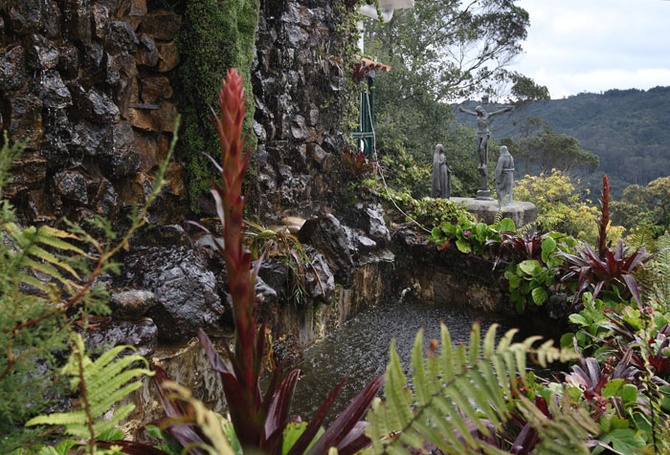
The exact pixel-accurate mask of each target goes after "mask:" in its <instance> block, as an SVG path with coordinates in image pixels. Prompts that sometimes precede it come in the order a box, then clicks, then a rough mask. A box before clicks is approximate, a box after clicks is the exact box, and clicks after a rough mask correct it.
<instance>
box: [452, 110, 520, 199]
mask: <svg viewBox="0 0 670 455" xmlns="http://www.w3.org/2000/svg"><path fill="white" fill-rule="evenodd" d="M512 109H513V108H512V107H511V106H508V107H505V108H503V109H500V110H497V111H493V112H486V110H485V109H484V108H483V107H482V106H481V105H480V106H477V107H476V108H475V110H474V111H470V110H467V109H464V108H462V107H459V108H458V110H459V111H461V112H464V113H466V114H470V115H474V116H475V117H477V158H479V167H478V169H479V175H481V176H482V189H481V190H480V191H478V192H477V196H478V197H479V196H480V194H483V195H488V196H489V198H490V192H489V190H488V163H489V137H490V136H491V131H490V130H489V125H490V124H491V121H492V120H493V117H495V116H496V115H499V114H502V113H503V112H507V111H511V110H512Z"/></svg>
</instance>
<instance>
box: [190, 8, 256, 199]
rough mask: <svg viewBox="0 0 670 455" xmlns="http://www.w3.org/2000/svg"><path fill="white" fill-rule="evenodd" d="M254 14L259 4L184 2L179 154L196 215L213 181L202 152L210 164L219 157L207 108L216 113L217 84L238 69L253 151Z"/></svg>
mask: <svg viewBox="0 0 670 455" xmlns="http://www.w3.org/2000/svg"><path fill="white" fill-rule="evenodd" d="M259 9H260V0H188V2H187V3H186V9H185V15H184V26H183V29H182V32H181V35H180V37H179V45H180V53H181V58H182V64H181V65H180V69H179V80H180V86H181V87H182V90H183V93H181V97H182V111H183V125H184V131H183V132H182V136H181V138H182V140H181V144H180V153H181V155H182V157H183V160H184V162H185V163H186V167H187V170H188V177H189V178H188V188H189V199H190V204H191V209H192V210H193V211H195V212H200V211H201V202H200V200H201V199H202V196H203V195H206V194H208V193H209V188H210V187H211V185H210V183H209V180H210V179H212V178H217V175H216V171H215V169H214V168H213V166H212V164H211V163H210V162H209V161H208V160H207V158H206V157H205V156H203V153H206V154H209V155H211V156H212V157H214V158H215V159H217V157H218V155H219V153H220V152H219V150H220V149H219V141H218V136H217V135H216V133H215V131H214V128H213V127H212V126H211V125H210V123H209V119H210V118H211V115H212V114H211V111H210V107H212V108H215V109H216V106H217V103H218V101H217V93H218V91H219V90H220V89H221V81H222V80H223V79H224V77H225V74H226V71H228V70H229V69H230V68H237V69H238V71H239V72H240V74H241V75H242V78H243V79H244V84H245V86H244V89H245V92H246V94H247V116H246V119H245V125H244V128H245V133H246V134H248V137H249V140H248V142H247V145H248V147H249V148H250V149H254V148H255V146H256V143H255V136H254V135H253V134H251V131H252V125H253V118H254V102H253V101H254V100H253V91H252V87H251V76H250V73H251V65H252V62H253V59H254V44H255V39H256V27H257V25H258V15H259ZM207 199H209V196H207Z"/></svg>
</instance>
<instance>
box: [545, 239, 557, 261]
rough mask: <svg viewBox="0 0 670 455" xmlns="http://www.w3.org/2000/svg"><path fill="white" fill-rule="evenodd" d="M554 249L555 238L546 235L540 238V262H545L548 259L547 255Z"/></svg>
mask: <svg viewBox="0 0 670 455" xmlns="http://www.w3.org/2000/svg"><path fill="white" fill-rule="evenodd" d="M554 251H556V240H554V239H552V238H551V237H549V236H547V237H545V238H544V239H543V240H542V262H544V263H545V264H546V263H547V261H548V260H549V255H550V254H551V253H553V252H554Z"/></svg>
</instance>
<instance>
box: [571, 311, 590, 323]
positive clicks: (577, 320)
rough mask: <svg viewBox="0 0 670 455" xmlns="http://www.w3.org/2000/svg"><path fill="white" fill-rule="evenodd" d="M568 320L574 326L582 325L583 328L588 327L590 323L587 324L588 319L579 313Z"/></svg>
mask: <svg viewBox="0 0 670 455" xmlns="http://www.w3.org/2000/svg"><path fill="white" fill-rule="evenodd" d="M568 320H569V321H570V322H572V323H573V324H577V325H581V326H587V325H589V323H588V322H586V318H584V316H582V315H581V314H579V313H573V314H571V315H570V316H568Z"/></svg>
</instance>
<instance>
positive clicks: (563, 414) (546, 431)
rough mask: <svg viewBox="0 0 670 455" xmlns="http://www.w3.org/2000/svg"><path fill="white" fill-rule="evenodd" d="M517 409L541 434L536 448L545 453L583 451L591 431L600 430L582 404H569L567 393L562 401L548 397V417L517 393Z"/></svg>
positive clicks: (570, 454)
mask: <svg viewBox="0 0 670 455" xmlns="http://www.w3.org/2000/svg"><path fill="white" fill-rule="evenodd" d="M519 399H520V403H519V406H518V408H519V410H520V411H521V413H522V414H523V416H524V417H525V418H526V421H528V422H530V423H531V425H532V426H533V428H535V429H536V430H537V431H538V433H539V434H540V435H541V438H540V444H539V445H538V446H537V447H536V452H537V453H541V454H546V455H576V454H583V455H587V454H589V453H590V450H589V449H588V448H587V447H586V445H585V444H584V441H585V440H587V439H588V438H589V437H590V436H591V435H595V434H598V433H599V432H600V430H601V429H600V426H599V425H598V424H597V423H596V422H595V421H594V420H593V419H592V418H591V416H590V415H589V413H588V412H587V411H586V410H585V409H584V408H572V407H571V405H570V398H569V395H568V393H567V392H566V393H564V394H563V398H562V402H561V403H559V402H558V400H549V403H548V405H549V410H550V412H551V415H552V418H551V419H548V418H547V416H545V415H544V413H543V412H542V411H540V410H539V409H538V408H537V407H536V406H535V405H534V404H533V403H532V402H531V401H530V400H528V399H527V398H526V397H524V396H521V397H519Z"/></svg>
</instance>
